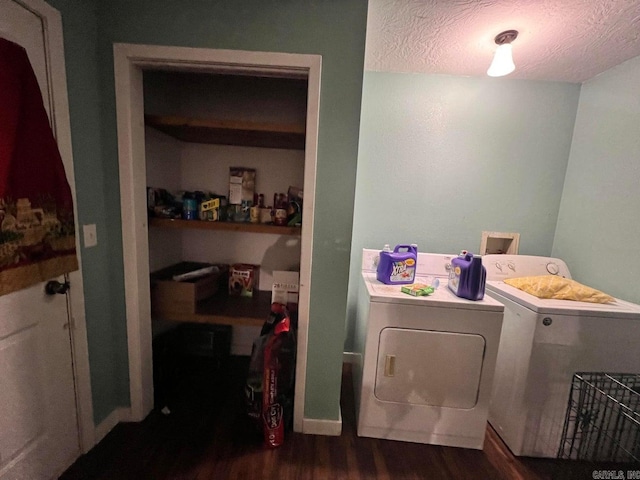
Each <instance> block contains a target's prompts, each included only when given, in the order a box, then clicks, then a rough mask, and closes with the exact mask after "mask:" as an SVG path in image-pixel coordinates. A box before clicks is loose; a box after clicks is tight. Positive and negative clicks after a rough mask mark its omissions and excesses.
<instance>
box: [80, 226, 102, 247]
mask: <svg viewBox="0 0 640 480" xmlns="http://www.w3.org/2000/svg"><path fill="white" fill-rule="evenodd" d="M82 233H83V234H84V248H89V247H95V246H96V245H98V234H97V232H96V224H95V223H91V224H89V225H83V226H82Z"/></svg>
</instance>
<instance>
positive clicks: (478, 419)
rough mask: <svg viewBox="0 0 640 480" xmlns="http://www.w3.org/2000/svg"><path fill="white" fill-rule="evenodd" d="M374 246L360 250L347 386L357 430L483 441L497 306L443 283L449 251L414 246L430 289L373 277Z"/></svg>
mask: <svg viewBox="0 0 640 480" xmlns="http://www.w3.org/2000/svg"><path fill="white" fill-rule="evenodd" d="M378 255H379V250H367V249H365V250H364V251H363V263H362V265H363V269H362V278H361V281H360V286H359V293H358V312H357V324H356V342H355V343H356V348H355V349H356V352H357V353H358V354H359V355H356V361H355V363H354V368H353V372H354V388H355V397H356V414H357V423H358V425H357V433H358V435H359V436H364V437H374V438H385V439H391V440H403V441H409V442H418V443H430V444H437V445H447V446H454V447H465V448H475V449H482V447H483V443H484V436H485V431H486V427H487V415H488V408H489V396H490V393H491V382H492V380H493V371H494V367H495V361H496V356H497V351H498V344H499V340H500V330H501V328H502V315H503V311H504V307H503V306H502V304H500V303H499V302H496V301H495V300H493V299H491V298H489V297H488V296H486V295H485V297H484V299H483V300H480V301H475V302H474V301H471V300H466V299H462V298H459V297H457V296H455V295H454V294H453V293H452V292H451V291H450V290H449V288H447V277H448V271H447V265H449V264H450V262H451V259H452V258H453V256H451V255H439V254H425V253H419V254H418V264H417V265H418V266H417V275H416V278H415V282H416V283H420V282H424V281H428V280H430V278H429V277H432V278H433V277H436V278H438V280H439V282H440V286H439V287H438V289H437V290H436V291H435V292H434V293H433V294H432V295H430V296H423V297H412V296H410V295H408V294H405V293H402V292H401V291H400V289H401V286H398V285H385V284H383V283H381V282H379V281H378V280H376V272H375V264H374V260H375V259H377V258H378Z"/></svg>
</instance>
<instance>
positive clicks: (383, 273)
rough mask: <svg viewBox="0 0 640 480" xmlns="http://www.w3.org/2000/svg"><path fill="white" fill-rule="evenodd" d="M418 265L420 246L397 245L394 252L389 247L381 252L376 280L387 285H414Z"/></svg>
mask: <svg viewBox="0 0 640 480" xmlns="http://www.w3.org/2000/svg"><path fill="white" fill-rule="evenodd" d="M417 264H418V246H417V245H415V244H412V245H396V247H395V248H394V249H393V252H392V251H391V249H390V248H389V246H388V245H385V248H384V249H383V250H382V251H381V252H380V260H379V262H378V268H377V269H376V278H377V279H378V280H379V281H380V282H382V283H386V284H387V285H406V284H409V283H413V281H414V279H415V277H416V267H417Z"/></svg>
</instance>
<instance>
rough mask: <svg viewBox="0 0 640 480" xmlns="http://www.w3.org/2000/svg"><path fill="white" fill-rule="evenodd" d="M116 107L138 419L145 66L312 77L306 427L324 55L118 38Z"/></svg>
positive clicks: (147, 366) (298, 427) (146, 335)
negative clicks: (144, 42)
mask: <svg viewBox="0 0 640 480" xmlns="http://www.w3.org/2000/svg"><path fill="white" fill-rule="evenodd" d="M113 51H114V69H115V84H116V113H117V122H118V158H119V165H120V199H121V203H120V205H121V210H122V211H121V216H122V242H123V257H124V258H123V260H124V276H125V296H126V312H127V337H128V348H129V381H130V384H129V390H130V395H131V413H130V414H131V418H130V420H132V421H141V420H143V419H144V418H145V417H146V415H147V414H148V413H149V412H150V411H151V410H152V408H153V373H152V372H153V370H152V369H153V367H152V333H151V302H150V296H149V245H148V236H147V235H148V226H147V195H146V171H145V164H146V162H145V143H144V106H143V82H142V72H143V70H154V69H165V70H166V69H172V70H175V71H190V72H193V71H197V72H212V73H213V72H239V71H245V72H248V73H268V74H270V75H279V76H291V75H295V76H297V77H306V78H307V80H308V100H307V118H306V143H305V144H306V147H305V167H304V204H303V217H304V225H303V227H302V241H301V265H300V294H299V295H300V296H299V319H298V345H297V350H298V353H297V362H296V385H295V399H296V401H295V407H294V430H295V431H298V432H302V431H303V417H304V399H305V381H306V371H307V338H308V332H309V298H310V291H311V252H312V248H313V210H314V203H315V184H316V163H317V147H318V120H319V108H320V71H321V65H322V57H321V56H319V55H305V54H286V53H266V52H247V51H237V50H212V49H204V48H186V47H164V46H158V45H133V44H118V43H117V44H114V47H113Z"/></svg>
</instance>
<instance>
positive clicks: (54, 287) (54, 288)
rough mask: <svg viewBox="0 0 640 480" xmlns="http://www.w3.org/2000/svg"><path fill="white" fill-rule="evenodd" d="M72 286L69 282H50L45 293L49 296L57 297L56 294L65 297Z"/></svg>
mask: <svg viewBox="0 0 640 480" xmlns="http://www.w3.org/2000/svg"><path fill="white" fill-rule="evenodd" d="M70 286H71V285H70V284H69V282H64V283H60V282H58V281H57V280H50V281H48V282H47V284H46V285H45V287H44V291H45V293H46V294H47V295H55V294H56V293H58V294H60V295H64V294H65V293H67V290H69V287H70Z"/></svg>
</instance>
